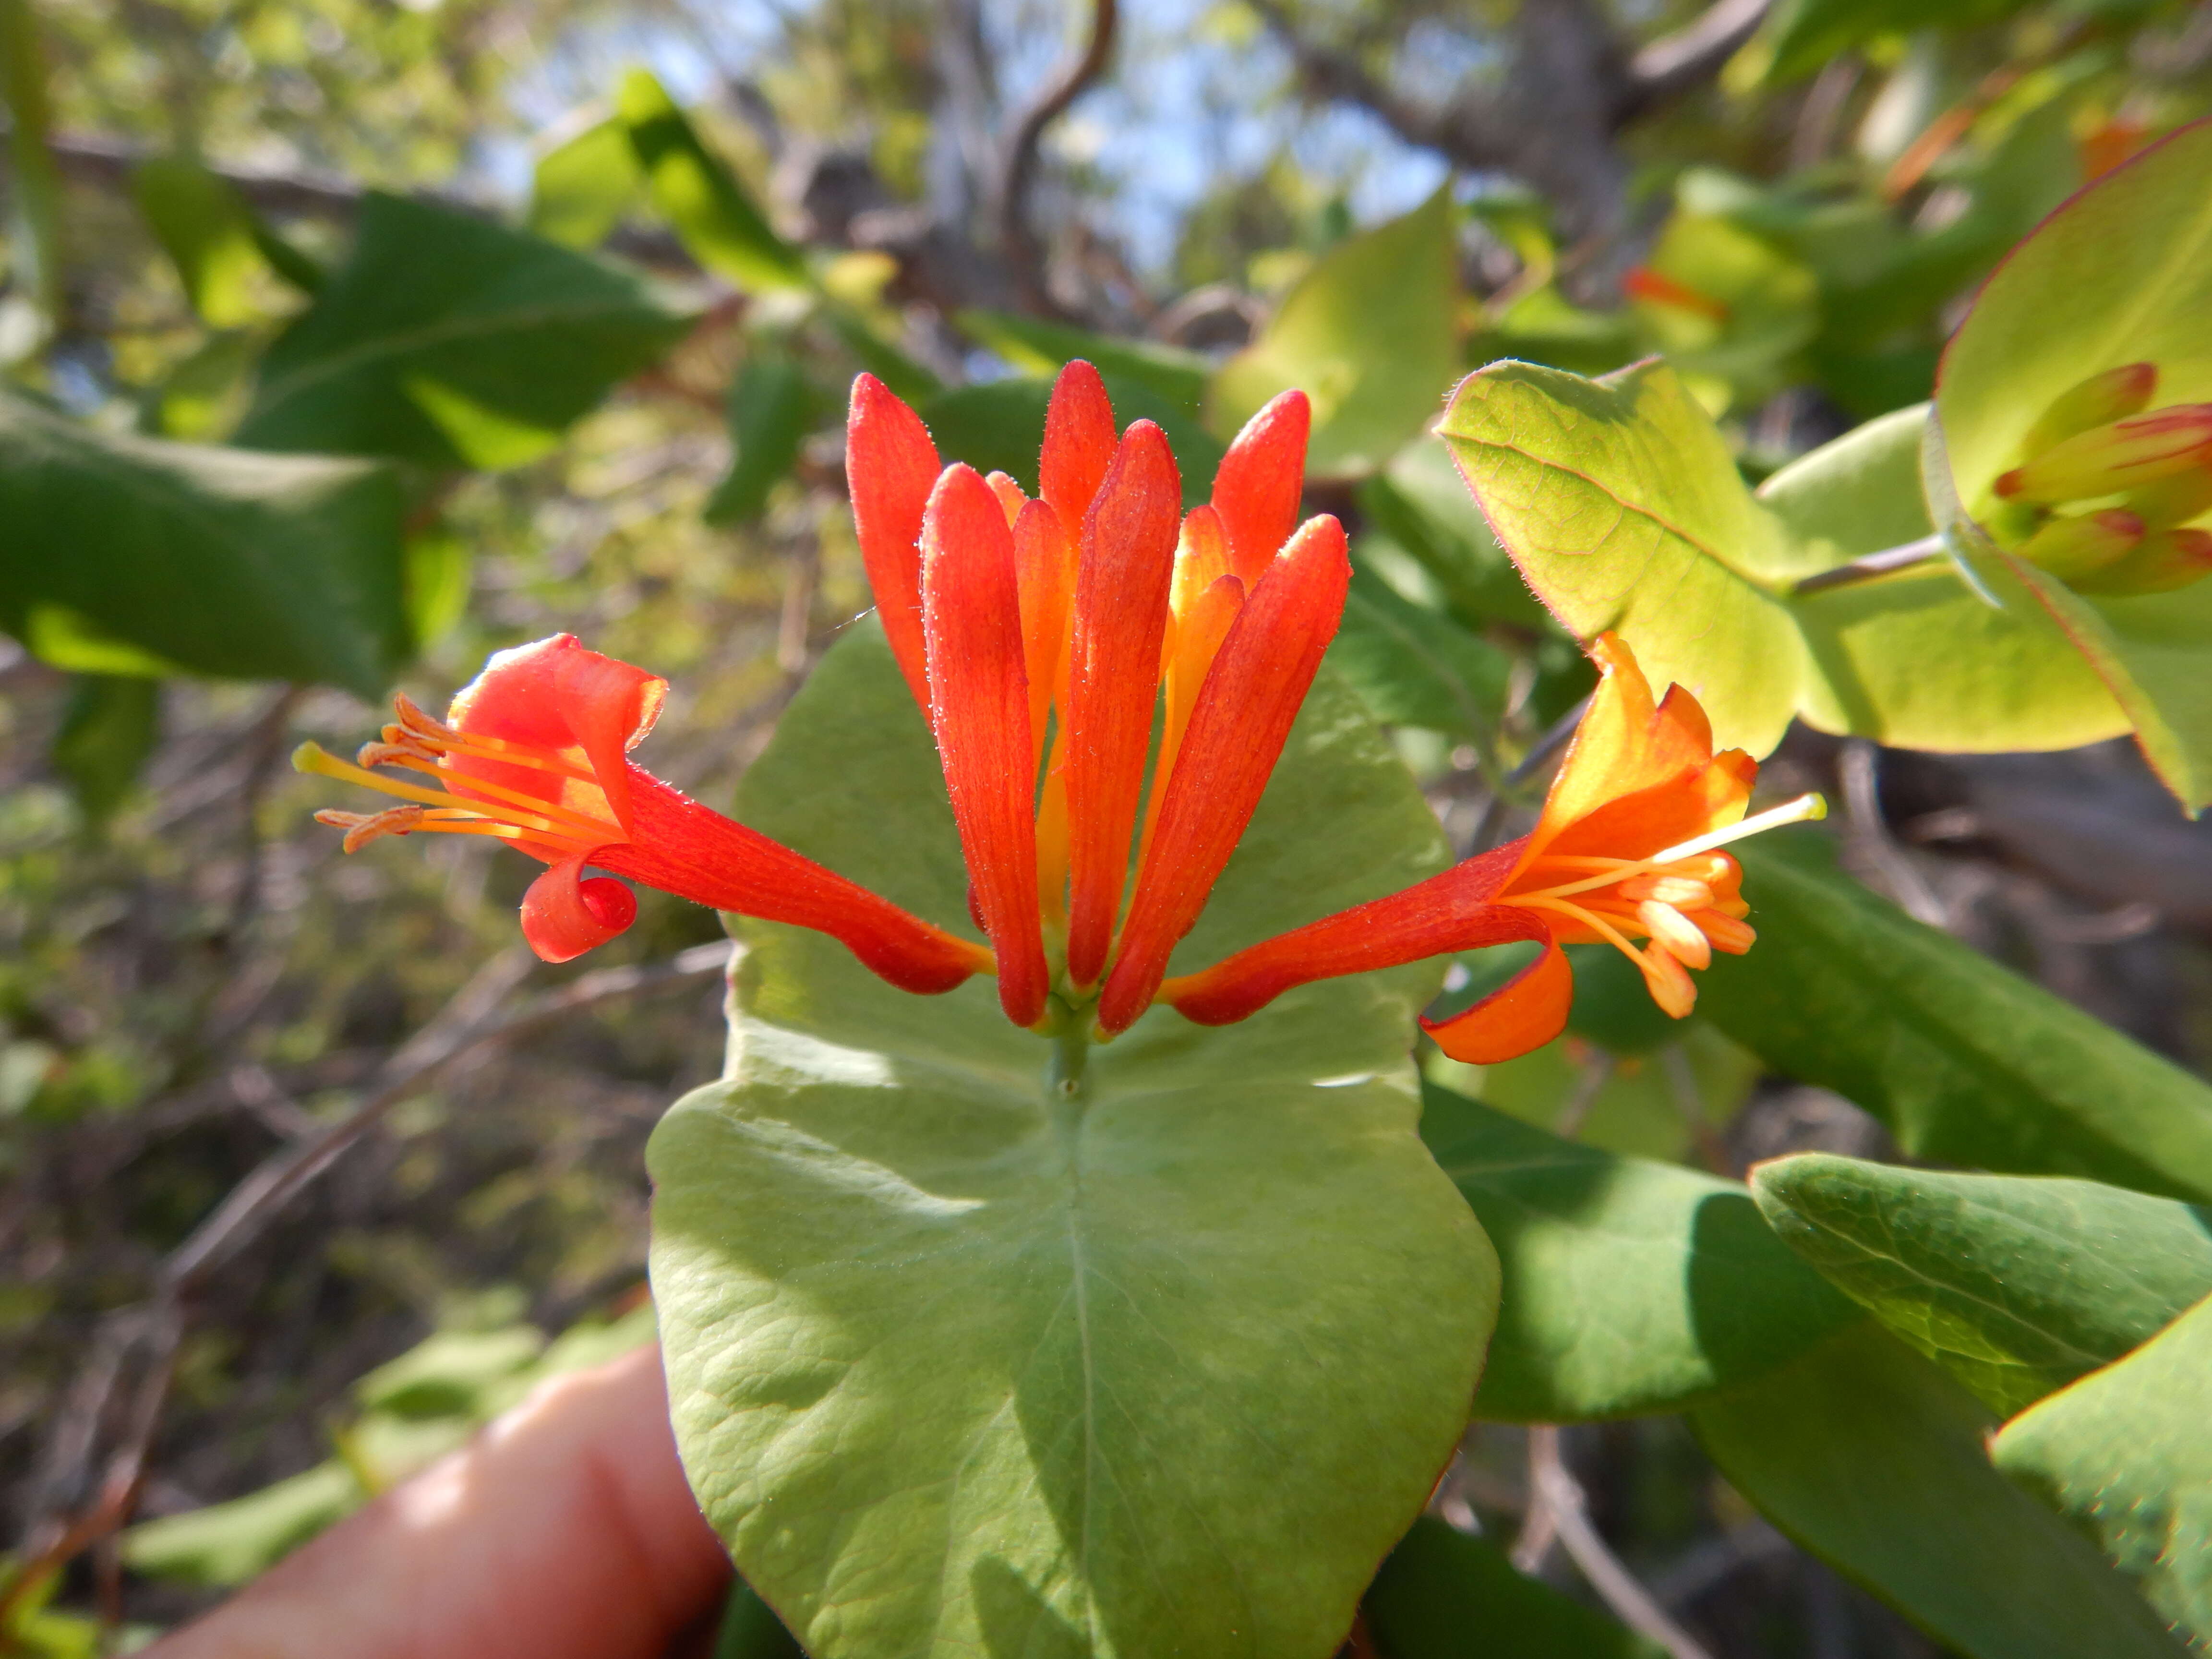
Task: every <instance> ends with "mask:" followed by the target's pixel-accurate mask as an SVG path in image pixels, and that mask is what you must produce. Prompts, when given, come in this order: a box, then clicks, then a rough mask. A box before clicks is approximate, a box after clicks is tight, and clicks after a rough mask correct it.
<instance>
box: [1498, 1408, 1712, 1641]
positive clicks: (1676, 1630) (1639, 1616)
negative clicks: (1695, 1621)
mask: <svg viewBox="0 0 2212 1659" xmlns="http://www.w3.org/2000/svg"><path fill="white" fill-rule="evenodd" d="M1528 1480H1529V1484H1530V1486H1532V1487H1533V1488H1534V1492H1536V1493H1537V1494H1538V1495H1540V1496H1541V1499H1542V1501H1543V1505H1544V1509H1545V1511H1546V1512H1547V1514H1549V1515H1550V1516H1551V1517H1552V1524H1553V1526H1554V1527H1556V1528H1558V1529H1559V1542H1560V1543H1561V1544H1562V1545H1564V1546H1565V1547H1566V1552H1567V1554H1568V1555H1569V1556H1570V1557H1571V1559H1573V1561H1574V1564H1575V1565H1576V1567H1577V1569H1578V1570H1579V1571H1581V1573H1582V1575H1583V1577H1584V1578H1585V1579H1587V1580H1588V1581H1589V1587H1590V1588H1591V1589H1594V1590H1595V1591H1596V1592H1597V1593H1598V1595H1599V1596H1600V1597H1601V1599H1602V1600H1603V1601H1604V1602H1605V1604H1606V1606H1607V1607H1610V1608H1612V1609H1613V1613H1614V1616H1615V1617H1617V1618H1618V1619H1619V1620H1620V1622H1621V1623H1622V1624H1624V1625H1626V1626H1628V1627H1629V1628H1630V1629H1631V1630H1632V1631H1634V1632H1637V1633H1638V1635H1640V1636H1645V1637H1649V1638H1650V1639H1651V1640H1652V1641H1655V1642H1656V1643H1658V1644H1659V1645H1660V1646H1661V1647H1662V1648H1664V1649H1666V1650H1667V1651H1668V1654H1670V1655H1671V1656H1673V1659H1711V1655H1710V1654H1709V1653H1707V1652H1706V1650H1705V1647H1704V1646H1703V1644H1700V1643H1699V1641H1698V1639H1697V1638H1695V1637H1693V1636H1692V1635H1691V1634H1690V1633H1689V1632H1687V1631H1686V1630H1684V1629H1683V1628H1682V1627H1681V1626H1680V1625H1678V1624H1676V1623H1675V1622H1674V1620H1672V1619H1670V1618H1668V1616H1667V1611H1666V1609H1665V1608H1663V1607H1661V1606H1660V1605H1659V1603H1658V1602H1657V1601H1655V1600H1653V1599H1652V1595H1651V1592H1650V1591H1649V1590H1647V1589H1644V1586H1643V1584H1642V1583H1639V1582H1638V1580H1637V1578H1636V1576H1635V1575H1634V1574H1633V1573H1632V1572H1630V1571H1628V1569H1627V1568H1626V1567H1625V1566H1623V1565H1621V1564H1620V1557H1618V1556H1616V1555H1615V1554H1613V1552H1612V1550H1610V1549H1609V1548H1607V1547H1606V1542H1605V1540H1604V1539H1602V1538H1601V1537H1599V1536H1598V1533H1597V1528H1595V1527H1594V1526H1592V1525H1591V1524H1590V1518H1589V1507H1588V1504H1587V1503H1586V1501H1585V1499H1584V1498H1583V1488H1582V1483H1581V1482H1580V1481H1578V1480H1576V1479H1575V1477H1574V1475H1573V1474H1571V1472H1570V1471H1569V1470H1568V1468H1567V1466H1566V1464H1565V1462H1564V1461H1563V1460H1562V1459H1561V1458H1560V1456H1559V1431H1558V1430H1557V1429H1555V1428H1551V1427H1548V1426H1544V1425H1538V1426H1536V1427H1534V1428H1531V1429H1530V1430H1529V1431H1528Z"/></svg>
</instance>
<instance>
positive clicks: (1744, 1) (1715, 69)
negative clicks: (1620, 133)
mask: <svg viewBox="0 0 2212 1659" xmlns="http://www.w3.org/2000/svg"><path fill="white" fill-rule="evenodd" d="M1770 9H1771V0H1717V3H1715V4H1714V5H1713V6H1712V7H1711V8H1710V9H1708V10H1706V11H1705V13H1704V14H1703V15H1700V16H1699V17H1698V18H1697V19H1696V20H1695V21H1692V22H1690V23H1686V24H1685V25H1684V26H1683V27H1680V28H1679V29H1676V30H1675V31H1674V33H1672V34H1662V35H1661V36H1660V37H1659V38H1658V39H1657V40H1654V41H1652V42H1650V44H1649V45H1648V46H1644V47H1643V48H1642V49H1641V50H1640V51H1638V52H1637V54H1636V55H1635V56H1634V57H1633V58H1630V59H1629V60H1628V94H1627V98H1626V101H1625V104H1624V106H1623V108H1622V111H1621V116H1620V118H1621V119H1623V120H1624V121H1626V120H1632V119H1634V118H1636V117H1637V116H1638V115H1640V114H1642V113H1643V112H1644V111H1646V110H1648V109H1650V108H1652V107H1653V106H1656V105H1659V104H1663V103H1665V102H1666V101H1667V100H1669V99H1672V98H1679V97H1680V96H1681V94H1684V93H1686V92H1691V91H1694V90H1695V89H1696V88H1699V87H1700V86H1703V85H1704V84H1705V82H1707V81H1710V80H1711V79H1712V77H1713V76H1716V75H1718V74H1719V73H1720V72H1721V69H1722V67H1723V65H1724V64H1727V62H1728V60H1729V58H1733V57H1735V55H1736V53H1737V52H1738V51H1739V50H1741V47H1742V46H1743V44H1744V42H1745V41H1747V40H1750V39H1751V37H1752V36H1753V34H1755V33H1758V31H1759V25H1760V24H1761V23H1763V22H1765V21H1766V14H1767V12H1768V11H1769V10H1770Z"/></svg>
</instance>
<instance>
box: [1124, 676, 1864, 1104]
mask: <svg viewBox="0 0 2212 1659" xmlns="http://www.w3.org/2000/svg"><path fill="white" fill-rule="evenodd" d="M1591 654H1592V655H1594V656H1595V658H1596V659H1597V661H1598V665H1599V667H1600V668H1601V670H1602V671H1603V674H1604V678H1603V680H1602V681H1601V684H1600V685H1599V687H1598V690H1597V692H1596V694H1595V696H1593V697H1592V699H1591V701H1590V707H1589V713H1587V714H1584V715H1583V720H1582V722H1581V724H1580V726H1578V727H1577V730H1576V733H1575V738H1574V743H1573V745H1572V746H1571V748H1570V749H1569V750H1568V751H1567V757H1566V759H1565V763H1564V764H1562V766H1561V767H1560V769H1559V776H1558V778H1557V779H1556V780H1555V781H1553V785H1552V788H1551V792H1550V793H1549V795H1548V796H1547V798H1546V799H1545V802H1544V810H1543V813H1542V815H1541V817H1540V818H1539V819H1538V821H1537V823H1536V827H1535V829H1533V830H1531V831H1530V832H1529V833H1528V835H1526V836H1522V837H1521V838H1520V839H1519V840H1518V841H1514V842H1508V843H1507V844H1506V845H1504V846H1503V847H1500V848H1496V849H1495V850H1494V851H1492V852H1488V853H1483V854H1478V855H1477V856H1475V857H1474V858H1471V859H1468V860H1466V861H1464V862H1463V863H1461V864H1458V865H1456V866H1454V867H1452V868H1451V869H1449V870H1447V871H1445V872H1443V873H1442V874H1441V875H1437V876H1432V877H1431V878H1429V879H1428V880H1426V881H1424V882H1419V883H1416V884H1414V885H1413V886H1412V887H1409V888H1407V889H1406V890H1404V891H1402V892H1399V893H1395V894H1392V895H1391V896H1389V897H1387V898H1381V899H1376V900H1374V901H1372V902H1369V903H1366V904H1361V905H1355V906H1354V907H1352V908H1351V909H1349V910H1342V911H1339V912H1338V913H1337V914H1336V915H1333V916H1325V917H1323V918H1322V920H1321V921H1316V922H1311V923H1309V924H1308V925H1307V926H1305V927H1299V928H1295V929H1293V930H1292V931H1291V932H1290V933H1284V934H1280V935H1279V936H1278V937H1276V938H1274V939H1267V940H1264V941H1262V942H1261V943H1260V944H1258V945H1252V946H1250V947H1249V948H1248V949H1246V950H1243V951H1238V952H1237V954H1236V955H1235V956H1233V957H1229V958H1228V959H1227V960H1226V961H1224V962H1221V963H1216V964H1215V965H1214V966H1213V967H1212V968H1209V969H1206V970H1205V971H1203V972H1201V973H1196V974H1190V975H1184V976H1183V977H1182V978H1179V979H1174V980H1170V981H1167V982H1166V983H1165V984H1164V985H1163V986H1161V987H1159V993H1158V995H1159V1000H1162V1001H1164V1002H1167V1003H1170V1004H1171V1005H1172V1006H1174V1007H1176V1009H1177V1010H1178V1011H1180V1012H1182V1014H1183V1015H1184V1016H1185V1017H1187V1018H1190V1019H1194V1020H1196V1021H1197V1022H1199V1023H1200V1024H1206V1025H1214V1024H1227V1023H1228V1022H1230V1021H1232V1020H1238V1019H1243V1018H1246V1017H1247V1016H1249V1015H1250V1014H1252V1013H1254V1012H1256V1011H1257V1010H1259V1009H1260V1008H1261V1007H1264V1006H1266V1005H1267V1003H1269V1002H1271V1001H1273V1000H1274V999H1275V998H1276V997H1278V996H1279V995H1281V994H1282V993H1284V992H1285V991H1287V990H1289V989H1290V988H1291V987H1293V986H1297V985H1303V984H1304V983H1306V982H1307V981H1310V980H1316V979H1325V978H1330V977H1333V976H1334V975H1340V974H1353V973H1364V972H1366V971H1368V970H1369V969H1376V968H1389V967H1395V966H1396V965H1398V964H1400V963H1407V962H1416V961H1419V960H1420V959H1422V958H1423V957H1431V956H1437V955H1441V954H1443V953H1444V952H1446V951H1468V950H1475V949H1479V948H1481V947H1484V946H1487V945H1502V944H1504V943H1507V942H1508V941H1510V940H1516V939H1518V940H1528V941H1532V942H1534V943H1536V944H1539V945H1541V946H1542V947H1543V949H1542V951H1541V954H1539V956H1538V957H1537V958H1536V960H1535V961H1534V963H1530V964H1529V966H1528V967H1527V968H1526V969H1522V972H1521V973H1520V974H1518V975H1516V976H1515V977H1514V978H1513V979H1512V980H1510V981H1508V982H1507V983H1506V984H1505V985H1504V986H1503V987H1500V988H1499V989H1498V990H1497V991H1495V992H1493V993H1492V994H1491V995H1489V996H1488V997H1486V998H1485V999H1483V1000H1481V1001H1480V1002H1478V1003H1477V1004H1475V1006H1473V1007H1472V1008H1469V1009H1468V1010H1467V1011H1466V1012H1463V1013H1461V1014H1457V1015H1455V1016H1453V1017H1452V1018H1449V1019H1444V1020H1439V1021H1433V1022H1432V1021H1430V1020H1426V1019H1424V1020H1423V1021H1422V1027H1423V1029H1424V1030H1426V1031H1427V1032H1428V1033H1429V1035H1430V1036H1432V1037H1434V1038H1435V1039H1436V1041H1437V1045H1438V1046H1439V1047H1440V1048H1443V1051H1444V1052H1445V1053H1446V1054H1449V1055H1450V1056H1452V1058H1454V1059H1455V1060H1469V1061H1472V1062H1474V1063H1475V1064H1478V1065H1488V1064H1492V1063H1495V1062H1497V1061H1498V1060H1510V1059H1511V1058H1512V1057H1513V1056H1515V1055H1516V1054H1526V1053H1528V1050H1530V1049H1531V1048H1539V1047H1541V1046H1542V1045H1543V1044H1544V1043H1546V1042H1550V1041H1551V1040H1552V1039H1553V1037H1555V1036H1558V1035H1559V1032H1560V1031H1561V1030H1563V1029H1565V1025H1566V1021H1567V1012H1568V1008H1569V1006H1570V1005H1571V1002H1572V1000H1573V995H1574V976H1573V972H1572V970H1571V969H1570V968H1569V966H1568V963H1567V958H1566V956H1565V952H1564V951H1561V950H1560V948H1559V947H1560V946H1561V945H1569V944H1576V943H1586V942H1589V941H1594V940H1603V941H1604V942H1605V943H1607V944H1608V945H1613V946H1615V947H1617V948H1618V949H1620V951H1623V952H1624V953H1626V955H1627V956H1628V957H1629V958H1630V960H1632V962H1634V963H1636V965H1637V967H1638V969H1640V970H1642V972H1643V975H1644V983H1645V985H1646V986H1647V987H1649V989H1650V992H1651V995H1652V1000H1654V1001H1656V1002H1657V1003H1658V1005H1659V1006H1661V1007H1662V1008H1663V1009H1665V1010H1666V1011H1667V1012H1668V1013H1670V1014H1672V1015H1674V1017H1675V1018H1678V1019H1679V1018H1682V1017H1683V1016H1684V1015H1686V1014H1687V1013H1688V1012H1690V1009H1691V1006H1692V1004H1693V1003H1694V1002H1695V1001H1696V1000H1697V989H1696V987H1695V986H1694V985H1693V984H1692V982H1691V980H1690V975H1689V969H1692V968H1703V967H1705V965H1706V964H1707V963H1710V962H1711V960H1712V952H1713V951H1729V952H1730V953H1731V954H1741V952H1743V951H1747V950H1748V949H1749V948H1750V947H1751V945H1752V941H1753V937H1754V936H1753V933H1752V930H1751V929H1750V928H1749V927H1747V926H1746V925H1745V923H1744V921H1743V920H1742V919H1743V917H1744V915H1746V914H1747V906H1746V905H1745V903H1744V902H1743V899H1742V896H1741V893H1740V892H1739V891H1738V887H1739V884H1740V883H1741V879H1742V872H1741V868H1740V867H1739V866H1737V864H1736V862H1735V860H1734V859H1732V858H1730V857H1729V856H1728V854H1725V853H1723V852H1720V851H1718V850H1717V848H1719V847H1720V846H1721V845H1723V844H1724V843H1726V842H1729V841H1733V840H1735V839H1737V838H1738V837H1740V836H1745V835H1750V834H1753V833H1755V832H1756V831H1758V830H1759V829H1768V828H1771V827H1772V826H1773V825H1775V824H1778V823H1789V822H1792V821H1795V820H1798V819H1802V818H1808V817H1819V816H1820V812H1821V811H1822V810H1823V809H1822V807H1821V805H1820V798H1819V797H1818V796H1811V795H1808V796H1806V797H1803V798H1802V799H1799V800H1796V801H1793V802H1791V803H1790V804H1789V805H1785V806H1781V807H1777V808H1775V809H1774V810H1773V811H1769V812H1763V813H1761V814H1759V816H1758V817H1756V818H1752V819H1746V818H1745V817H1744V815H1743V814H1744V806H1745V804H1746V803H1747V801H1748V800H1749V799H1750V798H1751V787H1752V781H1753V778H1754V777H1756V775H1757V774H1758V766H1757V763H1754V762H1753V760H1752V758H1751V757H1749V756H1748V755H1747V754H1745V753H1744V752H1743V751H1742V750H1727V751H1725V752H1723V753H1722V754H1719V755H1716V754H1714V753H1713V746H1712V728H1711V725H1710V724H1709V723H1708V722H1707V721H1706V719H1705V710H1704V709H1702V708H1699V705H1698V701H1697V699H1696V698H1695V697H1693V696H1691V695H1690V694H1689V692H1688V691H1686V690H1684V689H1683V688H1682V687H1680V686H1679V685H1678V686H1674V687H1673V688H1672V689H1671V690H1669V691H1668V694H1667V696H1666V698H1665V700H1664V701H1663V702H1658V703H1656V704H1655V703H1654V702H1653V701H1652V696H1651V688H1650V684H1649V683H1648V682H1646V680H1645V679H1644V674H1643V671H1642V670H1640V669H1639V668H1638V666H1637V665H1636V659H1635V656H1634V654H1633V653H1631V652H1630V650H1629V648H1628V647H1627V646H1626V643H1624V642H1623V641H1620V639H1619V638H1617V637H1615V636H1614V635H1601V637H1600V638H1599V639H1598V640H1597V641H1596V642H1595V644H1594V645H1593V647H1591ZM1638 939H1641V940H1643V941H1644V943H1643V944H1642V945H1640V946H1639V945H1638V944H1637V943H1636V941H1637V940H1638Z"/></svg>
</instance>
